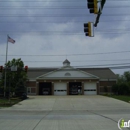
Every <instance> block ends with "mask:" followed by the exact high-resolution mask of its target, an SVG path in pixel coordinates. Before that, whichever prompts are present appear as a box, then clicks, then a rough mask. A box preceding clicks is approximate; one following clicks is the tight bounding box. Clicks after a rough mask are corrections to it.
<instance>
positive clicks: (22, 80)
mask: <svg viewBox="0 0 130 130" xmlns="http://www.w3.org/2000/svg"><path fill="white" fill-rule="evenodd" d="M12 66H17V71H14V72H13V71H11V67H12ZM4 68H6V89H5V92H6V93H9V89H10V92H14V93H18V91H17V90H18V89H19V90H20V89H21V88H22V87H23V88H25V86H26V81H27V74H26V72H25V71H24V63H23V61H22V60H21V59H20V58H19V59H12V60H11V61H8V62H7V64H5V67H4ZM4 82H5V69H4V71H3V72H2V78H1V81H0V87H1V88H2V89H4ZM16 88H17V89H16ZM22 92H23V93H24V92H26V89H21V93H22Z"/></svg>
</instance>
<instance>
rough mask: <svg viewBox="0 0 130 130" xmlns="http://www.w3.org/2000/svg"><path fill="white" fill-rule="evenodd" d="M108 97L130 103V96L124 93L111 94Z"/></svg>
mask: <svg viewBox="0 0 130 130" xmlns="http://www.w3.org/2000/svg"><path fill="white" fill-rule="evenodd" d="M108 97H112V98H115V99H118V100H121V101H124V102H129V103H130V96H124V95H109V96H108Z"/></svg>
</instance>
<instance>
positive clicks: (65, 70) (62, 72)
mask: <svg viewBox="0 0 130 130" xmlns="http://www.w3.org/2000/svg"><path fill="white" fill-rule="evenodd" d="M37 79H38V80H40V79H99V77H97V76H95V75H92V74H89V73H87V72H85V71H82V70H79V69H76V68H73V67H72V66H64V67H61V68H60V69H57V70H54V71H52V72H49V73H46V74H43V75H41V76H39V77H37Z"/></svg>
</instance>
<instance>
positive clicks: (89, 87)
mask: <svg viewBox="0 0 130 130" xmlns="http://www.w3.org/2000/svg"><path fill="white" fill-rule="evenodd" d="M96 94H97V85H96V82H90V83H84V95H96Z"/></svg>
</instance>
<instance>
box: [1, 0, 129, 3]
mask: <svg viewBox="0 0 130 130" xmlns="http://www.w3.org/2000/svg"><path fill="white" fill-rule="evenodd" d="M111 1H112V2H114V1H119V2H124V1H128V2H129V0H109V1H107V2H111ZM0 2H4V3H5V2H6V3H7V2H9V3H10V2H47V0H37V1H34V0H19V1H17V0H11V1H2V0H1V1H0ZM49 2H86V1H85V0H80V1H79V0H62V1H61V0H51V1H49Z"/></svg>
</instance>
